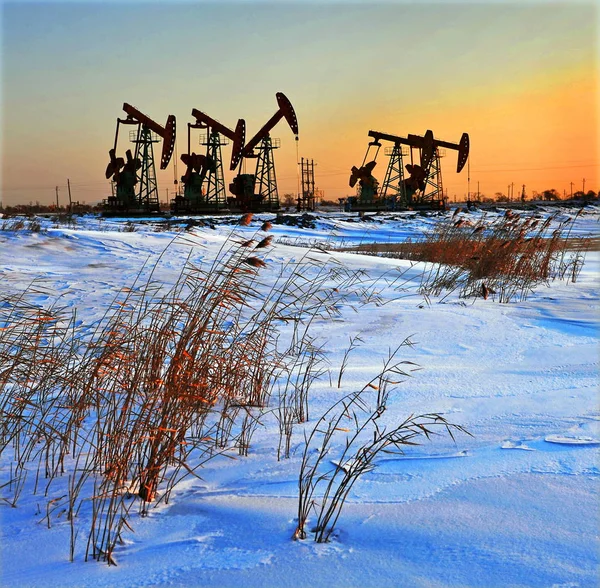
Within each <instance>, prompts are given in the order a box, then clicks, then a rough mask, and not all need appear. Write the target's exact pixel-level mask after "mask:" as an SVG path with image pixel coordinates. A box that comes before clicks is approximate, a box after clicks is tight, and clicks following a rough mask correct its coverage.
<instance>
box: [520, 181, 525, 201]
mask: <svg viewBox="0 0 600 588" xmlns="http://www.w3.org/2000/svg"><path fill="white" fill-rule="evenodd" d="M521 202H525V184H523V191H522V192H521Z"/></svg>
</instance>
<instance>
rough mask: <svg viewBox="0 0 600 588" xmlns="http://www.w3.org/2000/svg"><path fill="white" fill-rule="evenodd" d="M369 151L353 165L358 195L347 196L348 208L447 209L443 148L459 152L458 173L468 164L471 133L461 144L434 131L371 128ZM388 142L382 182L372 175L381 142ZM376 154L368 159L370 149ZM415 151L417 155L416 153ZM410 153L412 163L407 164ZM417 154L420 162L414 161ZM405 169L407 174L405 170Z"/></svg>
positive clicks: (369, 209)
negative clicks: (400, 133) (414, 132)
mask: <svg viewBox="0 0 600 588" xmlns="http://www.w3.org/2000/svg"><path fill="white" fill-rule="evenodd" d="M369 137H371V138H372V141H370V142H369V145H368V147H367V152H366V154H365V157H364V159H363V162H362V165H361V166H360V167H359V168H357V167H356V166H354V167H352V170H351V171H352V173H351V175H350V182H349V184H350V187H351V188H352V187H354V186H355V185H356V184H357V183H358V189H357V195H356V196H351V197H349V198H348V199H347V202H346V210H348V211H351V210H357V211H372V210H407V209H433V210H435V209H440V210H441V209H444V208H445V207H446V203H445V199H444V189H443V183H442V168H441V161H440V160H441V158H442V157H443V156H444V155H445V152H444V151H443V149H453V150H456V151H458V162H457V165H456V172H457V173H460V171H461V170H462V169H463V167H464V166H465V163H466V162H467V159H468V157H469V135H468V134H467V133H463V134H462V137H461V139H460V142H459V143H450V142H448V141H440V140H438V139H435V138H434V136H433V131H431V130H428V131H427V132H426V133H425V135H422V136H421V135H411V134H409V135H408V136H406V137H399V136H397V135H390V134H388V133H381V132H378V131H369ZM382 141H388V142H390V143H392V146H391V147H389V148H386V150H385V154H386V155H388V156H389V158H390V160H389V162H388V165H387V168H386V172H385V175H384V180H383V183H382V184H381V187H380V184H379V181H378V180H377V179H376V178H375V176H373V169H374V168H375V166H376V165H377V162H376V159H377V155H378V153H379V150H380V148H381V142H382ZM373 148H374V149H375V155H374V156H373V158H372V159H371V160H370V161H368V162H367V160H368V159H369V155H370V152H371V149H373ZM415 152H416V154H415ZM409 156H410V163H406V164H405V163H404V161H405V158H407V157H409ZM417 156H418V163H415V160H416V157H417ZM405 170H406V172H407V173H405Z"/></svg>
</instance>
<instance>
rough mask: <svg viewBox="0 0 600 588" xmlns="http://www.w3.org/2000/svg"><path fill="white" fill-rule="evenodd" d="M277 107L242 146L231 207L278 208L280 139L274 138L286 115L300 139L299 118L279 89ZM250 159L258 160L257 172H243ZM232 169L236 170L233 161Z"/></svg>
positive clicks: (232, 188)
mask: <svg viewBox="0 0 600 588" xmlns="http://www.w3.org/2000/svg"><path fill="white" fill-rule="evenodd" d="M275 97H276V99H277V106H278V109H277V111H276V112H275V114H274V115H273V116H272V117H271V118H270V119H269V120H268V121H267V122H266V123H265V124H264V125H263V126H262V127H261V129H260V130H259V131H258V132H257V133H256V134H255V135H254V137H252V139H250V141H248V143H246V145H245V146H244V148H243V149H242V153H241V158H240V161H239V170H238V174H237V175H236V177H235V178H234V179H233V182H232V183H231V184H229V191H230V192H231V193H232V194H233V198H229V199H228V202H229V205H230V208H231V209H232V210H240V211H243V212H274V211H277V210H279V208H280V205H279V193H278V190H277V178H276V175H275V159H274V157H273V151H274V150H275V149H278V148H279V146H280V141H279V139H272V138H271V131H272V130H273V128H274V127H275V126H276V125H277V123H279V121H281V120H282V119H284V118H285V120H286V121H287V123H288V125H289V127H290V129H291V130H292V132H293V133H294V135H295V138H296V141H297V140H298V119H297V118H296V112H295V111H294V107H293V106H292V103H291V102H290V101H289V100H288V99H287V97H286V96H285V94H283V93H282V92H277V94H275ZM247 159H256V172H255V173H254V174H248V173H242V168H243V167H244V166H245V161H246V160H247ZM232 169H234V166H233V162H232Z"/></svg>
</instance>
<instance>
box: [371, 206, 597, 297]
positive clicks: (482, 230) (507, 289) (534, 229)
mask: <svg viewBox="0 0 600 588" xmlns="http://www.w3.org/2000/svg"><path fill="white" fill-rule="evenodd" d="M460 210H461V209H457V211H455V213H454V215H453V217H452V218H451V219H449V220H447V221H445V222H441V223H438V224H436V226H435V228H434V229H433V230H432V231H431V232H430V233H429V234H428V235H426V236H425V237H424V238H423V239H422V240H419V241H411V240H408V241H406V242H404V243H399V244H397V245H386V246H382V245H379V244H374V245H365V246H362V247H361V248H360V250H361V251H362V252H366V253H371V254H375V255H382V256H385V257H394V258H399V259H408V260H412V261H418V262H425V263H426V264H427V265H426V267H425V271H424V272H423V278H422V283H421V292H422V293H423V294H424V295H426V296H440V295H441V294H442V293H443V292H444V291H446V292H454V291H458V292H459V296H460V297H461V298H470V297H483V298H484V299H487V298H488V297H492V298H496V297H497V298H498V300H499V302H504V303H506V302H511V301H514V300H525V299H526V298H527V296H528V295H529V294H530V293H531V292H532V291H533V290H534V289H535V288H536V287H537V286H539V285H540V284H547V283H548V282H550V281H551V280H555V279H569V280H571V281H572V282H575V281H576V279H577V277H578V275H579V273H580V271H581V268H582V267H583V263H584V260H585V253H586V251H587V250H588V248H589V246H590V240H589V239H586V238H582V237H579V238H571V228H572V226H573V223H574V222H575V220H576V219H577V217H578V216H579V215H580V214H581V212H582V210H583V209H581V210H579V212H578V213H577V214H576V215H575V217H573V218H568V219H566V220H563V221H560V217H559V214H558V213H557V214H554V215H552V216H549V217H548V218H546V219H545V220H542V219H537V218H534V217H530V216H529V217H525V216H522V215H519V214H516V213H513V212H512V211H510V210H508V211H506V213H505V214H504V215H503V216H500V217H497V218H495V219H491V220H490V219H488V218H486V217H483V218H481V219H480V220H479V221H476V222H472V221H471V220H469V219H468V218H466V217H464V216H458V217H457V215H458V214H459V213H460Z"/></svg>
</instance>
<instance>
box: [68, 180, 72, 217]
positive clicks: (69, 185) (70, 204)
mask: <svg viewBox="0 0 600 588" xmlns="http://www.w3.org/2000/svg"><path fill="white" fill-rule="evenodd" d="M67 190H68V191H69V214H72V212H73V201H72V200H71V182H70V181H69V178H67Z"/></svg>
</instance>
